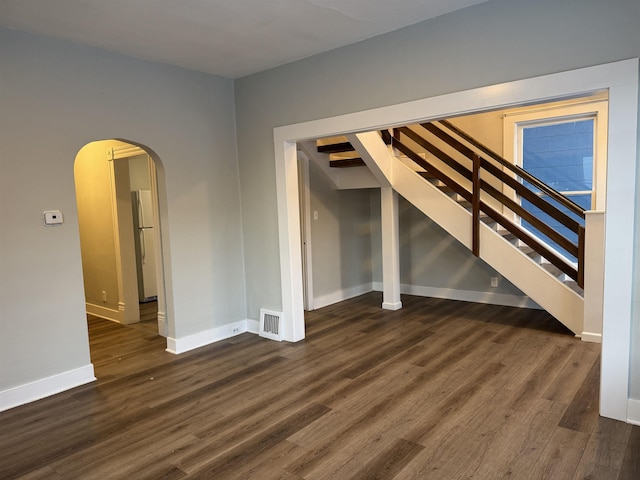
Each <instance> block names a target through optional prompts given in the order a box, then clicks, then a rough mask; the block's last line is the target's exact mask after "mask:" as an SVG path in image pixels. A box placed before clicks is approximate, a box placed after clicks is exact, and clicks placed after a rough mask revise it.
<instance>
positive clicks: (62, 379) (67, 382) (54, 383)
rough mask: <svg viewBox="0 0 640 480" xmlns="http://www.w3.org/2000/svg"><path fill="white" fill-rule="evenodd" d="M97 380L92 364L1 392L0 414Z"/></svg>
mask: <svg viewBox="0 0 640 480" xmlns="http://www.w3.org/2000/svg"><path fill="white" fill-rule="evenodd" d="M95 379H96V377H95V375H94V372H93V364H91V363H90V364H89V365H85V366H84V367H80V368H76V369H74V370H69V371H67V372H62V373H59V374H57V375H52V376H50V377H46V378H41V379H40V380H36V381H35V382H30V383H26V384H24V385H19V386H17V387H13V388H10V389H8V390H3V391H1V392H0V412H2V411H4V410H9V409H10V408H14V407H18V406H20V405H24V404H25V403H29V402H35V401H36V400H40V399H41V398H45V397H48V396H50V395H55V394H56V393H60V392H64V391H65V390H69V389H71V388H75V387H78V386H80V385H84V384H85V383H89V382H93V381H94V380H95Z"/></svg>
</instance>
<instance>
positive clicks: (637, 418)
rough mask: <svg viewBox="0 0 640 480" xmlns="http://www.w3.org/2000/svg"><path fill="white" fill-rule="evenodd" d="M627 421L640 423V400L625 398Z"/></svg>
mask: <svg viewBox="0 0 640 480" xmlns="http://www.w3.org/2000/svg"><path fill="white" fill-rule="evenodd" d="M627 423H631V424H632V425H640V400H635V399H633V398H630V399H629V400H627Z"/></svg>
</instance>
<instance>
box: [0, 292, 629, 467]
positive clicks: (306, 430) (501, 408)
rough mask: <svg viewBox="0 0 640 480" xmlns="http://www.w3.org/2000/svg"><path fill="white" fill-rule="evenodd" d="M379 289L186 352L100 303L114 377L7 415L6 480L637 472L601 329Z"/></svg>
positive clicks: (104, 372)
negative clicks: (293, 337) (296, 337)
mask: <svg viewBox="0 0 640 480" xmlns="http://www.w3.org/2000/svg"><path fill="white" fill-rule="evenodd" d="M380 303H381V296H380V294H377V293H372V294H367V295H364V296H361V297H358V298H356V299H353V300H349V301H346V302H342V303H340V304H336V305H333V306H331V307H327V308H324V309H321V310H317V311H315V312H311V313H308V314H307V316H306V319H307V321H306V324H307V338H306V339H305V340H304V341H303V342H299V343H297V344H288V343H277V342H273V341H270V340H265V339H262V338H260V337H258V336H256V335H252V334H243V335H240V336H237V337H234V338H232V339H229V340H227V341H223V342H219V343H217V344H214V345H211V346H207V347H203V348H200V349H197V350H194V351H191V352H188V353H185V354H183V355H180V356H175V355H171V354H169V353H166V352H165V351H164V348H165V340H164V339H163V338H162V337H158V336H157V334H154V333H153V332H149V331H146V330H145V329H139V328H130V327H123V326H120V325H117V324H114V323H111V322H107V321H103V320H100V319H97V318H90V320H89V326H90V338H91V353H92V361H93V363H94V366H95V369H96V375H97V377H98V381H97V382H95V383H93V384H91V385H85V386H83V387H79V388H76V389H74V390H72V391H69V392H64V393H62V394H59V395H56V396H53V397H50V398H47V399H44V400H41V401H39V402H34V403H32V404H29V405H25V406H22V407H18V408H15V409H12V410H9V411H6V412H3V413H0V425H2V429H1V430H0V478H2V479H16V478H21V479H54V480H55V479H136V480H137V479H181V478H185V479H240V478H246V479H258V480H265V479H283V480H284V479H286V480H300V479H308V480H311V479H323V480H324V479H367V480H369V479H462V478H474V479H499V478H511V479H538V478H549V479H578V478H579V479H606V480H611V479H625V480H626V479H638V478H640V427H632V426H630V425H627V424H624V423H621V422H616V421H613V420H608V419H604V418H600V417H599V416H598V413H597V411H598V409H597V401H598V381H599V379H598V372H599V350H600V349H599V345H595V344H589V343H584V342H581V341H579V340H576V339H575V338H573V336H572V335H570V334H569V333H568V332H567V331H566V330H564V328H563V327H562V326H561V325H560V324H558V323H557V322H555V321H554V320H553V319H552V318H550V317H549V316H548V315H547V314H546V313H544V312H540V311H532V310H520V309H513V308H507V307H497V306H488V305H478V304H472V303H464V302H454V301H445V300H438V299H429V298H420V297H409V296H406V297H403V303H404V308H403V309H402V310H399V311H396V312H389V311H384V310H381V309H380V308H379V305H380Z"/></svg>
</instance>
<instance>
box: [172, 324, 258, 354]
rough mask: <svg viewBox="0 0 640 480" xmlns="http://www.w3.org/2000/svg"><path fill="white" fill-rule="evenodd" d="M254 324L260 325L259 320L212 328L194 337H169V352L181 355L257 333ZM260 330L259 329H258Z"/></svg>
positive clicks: (195, 334)
mask: <svg viewBox="0 0 640 480" xmlns="http://www.w3.org/2000/svg"><path fill="white" fill-rule="evenodd" d="M249 322H251V325H250V326H251V330H249V328H248V327H249ZM254 322H255V324H256V325H258V324H259V323H258V321H257V320H242V321H240V322H235V323H230V324H228V325H223V326H221V327H217V328H212V329H211V330H205V331H203V332H198V333H194V334H193V335H187V336H186V337H182V338H172V337H167V352H169V353H175V354H180V353H184V352H188V351H189V350H193V349H194V348H198V347H204V346H205V345H209V344H211V343H215V342H219V341H221V340H226V339H227V338H231V337H235V336H236V335H240V334H241V333H245V332H251V333H256V332H255V331H254V330H253V329H254V328H255V325H254ZM258 330H259V327H258Z"/></svg>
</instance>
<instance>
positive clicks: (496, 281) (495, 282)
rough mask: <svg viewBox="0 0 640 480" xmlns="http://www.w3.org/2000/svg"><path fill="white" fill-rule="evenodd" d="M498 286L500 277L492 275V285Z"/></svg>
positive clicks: (493, 286)
mask: <svg viewBox="0 0 640 480" xmlns="http://www.w3.org/2000/svg"><path fill="white" fill-rule="evenodd" d="M497 286H498V277H491V287H492V288H496V287H497Z"/></svg>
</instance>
